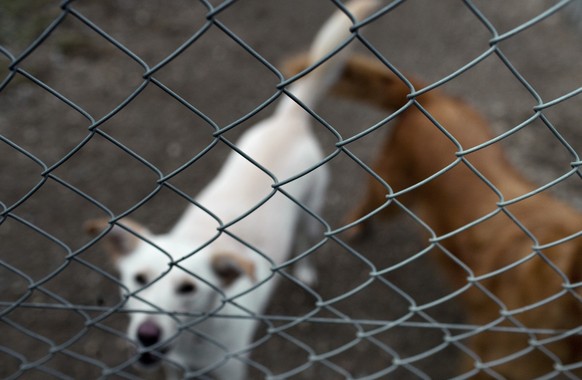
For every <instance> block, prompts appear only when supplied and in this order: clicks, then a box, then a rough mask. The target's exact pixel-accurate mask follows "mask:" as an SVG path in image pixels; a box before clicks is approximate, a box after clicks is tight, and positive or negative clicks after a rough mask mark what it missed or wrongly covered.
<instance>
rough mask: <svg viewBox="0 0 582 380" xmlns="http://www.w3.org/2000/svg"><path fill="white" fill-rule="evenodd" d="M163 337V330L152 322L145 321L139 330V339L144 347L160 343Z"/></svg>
mask: <svg viewBox="0 0 582 380" xmlns="http://www.w3.org/2000/svg"><path fill="white" fill-rule="evenodd" d="M161 335H162V330H161V329H160V327H159V326H158V325H157V324H155V323H154V322H152V321H145V322H144V323H142V324H141V325H140V326H139V328H138V329H137V339H138V340H139V342H140V343H141V344H142V345H143V346H144V347H149V346H152V345H154V344H156V343H158V342H159V341H160V336H161Z"/></svg>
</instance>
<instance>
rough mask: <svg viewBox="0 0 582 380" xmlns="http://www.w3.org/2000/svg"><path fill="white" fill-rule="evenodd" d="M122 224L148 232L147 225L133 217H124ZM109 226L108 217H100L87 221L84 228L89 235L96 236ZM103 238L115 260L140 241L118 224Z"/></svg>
mask: <svg viewBox="0 0 582 380" xmlns="http://www.w3.org/2000/svg"><path fill="white" fill-rule="evenodd" d="M122 224H123V225H124V226H125V227H127V228H128V229H130V230H131V231H133V232H135V233H137V234H139V235H142V234H146V233H147V229H146V228H145V227H143V226H142V225H141V224H139V223H137V222H135V221H133V220H131V219H123V222H122ZM109 226H110V222H109V220H108V219H106V218H99V219H93V220H89V221H87V222H86V223H85V226H84V228H85V232H86V233H87V234H88V235H90V236H92V237H96V236H98V235H99V234H101V233H102V232H103V231H104V230H106V229H108V228H109ZM102 239H103V242H104V243H105V249H106V250H107V253H109V255H110V256H111V257H113V259H115V260H116V259H118V258H120V257H121V256H124V255H126V254H128V253H130V252H132V251H133V250H134V249H135V248H136V247H137V245H138V243H139V242H140V239H139V238H138V237H137V236H135V235H134V234H132V233H131V232H129V231H128V230H126V229H125V228H123V227H121V226H119V225H117V224H114V225H113V227H112V228H111V230H109V232H107V234H106V235H105V236H103V238H102Z"/></svg>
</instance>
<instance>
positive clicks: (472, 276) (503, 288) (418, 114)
mask: <svg viewBox="0 0 582 380" xmlns="http://www.w3.org/2000/svg"><path fill="white" fill-rule="evenodd" d="M306 65H307V61H306V59H304V58H297V59H295V60H293V61H290V62H289V63H288V66H287V71H289V72H290V73H297V72H299V71H301V70H302V69H304V68H305V67H306ZM412 84H413V86H414V87H415V88H416V89H419V88H422V87H423V86H422V84H419V83H418V82H415V81H413V82H412ZM333 91H334V93H335V94H336V95H340V96H343V97H347V98H351V99H354V100H357V101H360V102H365V103H369V104H371V105H373V106H377V107H381V108H383V109H400V108H402V107H403V106H405V105H407V104H408V108H406V109H405V110H403V112H402V113H401V114H400V115H399V116H398V118H397V119H396V121H395V125H394V127H393V130H391V134H390V135H389V137H388V138H387V140H386V141H385V142H384V144H383V146H382V147H381V152H380V154H379V156H378V157H377V159H376V162H375V164H374V165H373V167H372V169H373V170H374V171H375V173H377V174H378V176H380V177H381V178H382V179H383V180H384V181H386V183H387V184H388V185H389V186H390V188H387V187H385V186H383V185H382V184H381V182H379V181H377V180H376V179H371V180H370V181H369V183H368V188H367V195H366V197H365V199H364V201H363V202H361V203H360V205H359V206H358V207H356V208H355V210H354V211H353V212H352V213H351V214H350V215H349V219H348V221H349V222H353V221H355V220H360V219H361V222H360V223H359V224H357V225H356V226H355V227H353V229H351V230H349V232H350V233H352V234H354V235H361V233H362V232H364V229H365V228H366V226H367V225H368V224H369V223H370V221H371V220H370V218H369V217H366V216H367V215H368V214H370V213H371V212H373V211H374V210H377V209H378V208H379V207H380V206H382V205H385V204H387V202H388V203H390V204H389V205H388V206H387V207H385V208H384V209H383V210H382V211H381V212H379V214H378V215H382V216H390V215H394V214H396V213H397V212H399V211H401V210H402V207H401V205H403V206H405V207H407V208H410V209H412V210H413V211H414V212H415V213H416V214H417V215H418V216H419V217H420V218H421V219H422V220H423V221H424V222H425V223H426V224H427V225H428V226H429V227H430V229H431V231H432V232H431V233H432V234H433V236H432V238H431V239H430V241H429V242H430V244H432V246H433V247H434V249H435V250H438V251H439V255H440V256H441V257H442V260H441V261H442V264H443V266H444V268H445V271H446V273H447V275H448V276H449V277H450V278H451V279H452V282H453V286H455V288H456V289H464V291H463V294H462V296H463V299H464V300H465V301H466V305H467V307H466V309H467V313H468V317H469V322H470V323H471V324H472V325H475V326H476V329H475V330H474V331H470V332H468V333H467V332H466V331H461V332H460V333H459V337H460V338H459V340H458V341H457V342H458V343H461V344H462V345H464V346H465V347H466V348H467V349H466V351H467V355H466V357H465V359H466V360H465V362H466V368H465V370H466V371H469V372H467V373H466V375H470V374H471V375H475V376H477V377H479V378H492V377H493V378H510V379H532V378H534V377H538V376H543V375H548V374H551V373H553V374H555V377H552V376H549V377H548V378H563V377H567V378H576V376H579V375H580V369H577V368H576V367H580V366H582V337H581V335H580V334H578V333H579V332H580V330H581V329H582V327H581V325H582V291H581V288H577V287H576V286H575V285H576V283H577V282H579V281H581V280H582V276H581V275H582V238H580V237H578V235H580V233H581V231H582V215H581V214H580V213H578V212H576V211H574V210H573V209H572V208H571V207H569V206H568V205H566V204H564V203H562V202H560V201H558V200H556V199H554V198H553V197H552V196H550V195H547V193H546V192H541V193H539V194H536V195H534V196H531V197H525V199H523V200H519V201H515V202H512V200H515V199H516V198H519V197H520V196H522V195H524V194H528V193H531V192H532V191H534V190H535V189H536V188H537V187H536V186H535V185H533V184H532V183H530V182H529V181H527V180H526V179H524V178H523V176H522V175H521V174H520V173H519V172H517V171H516V170H515V169H514V168H513V167H512V166H511V165H510V163H509V162H508V160H507V159H506V158H505V156H504V154H503V151H502V148H501V146H500V145H499V144H498V143H495V144H492V145H488V146H486V147H485V148H483V149H478V150H476V151H474V152H472V153H469V154H458V153H457V152H459V151H463V150H467V149H470V148H472V147H475V146H478V145H480V144H481V143H483V142H486V141H488V140H490V139H492V138H493V137H494V136H493V134H492V131H491V130H490V127H489V126H488V124H487V122H486V121H485V120H484V119H483V118H482V117H481V116H480V115H479V114H478V113H477V112H476V111H475V110H473V109H472V108H471V107H470V106H468V105H467V104H466V103H464V102H463V101H461V100H459V99H455V98H453V97H451V96H448V95H446V94H444V93H443V92H441V91H440V90H431V91H429V92H426V93H424V94H422V95H420V96H417V97H416V98H414V99H413V100H411V101H409V100H408V98H407V96H408V94H409V93H410V92H411V91H410V89H409V88H408V87H407V86H406V85H405V84H403V82H402V81H401V80H400V79H398V78H397V77H396V76H395V75H394V74H393V73H392V72H391V71H390V70H389V69H388V68H387V67H386V66H385V65H383V64H382V63H381V62H379V61H377V60H373V59H371V58H364V57H353V58H352V59H351V60H350V61H349V62H348V65H347V66H346V68H345V70H344V71H343V74H342V76H341V78H340V79H339V80H338V81H337V84H336V86H335V88H334V90H333ZM415 103H416V104H415ZM417 105H420V106H421V107H422V108H423V109H424V110H426V111H427V112H428V113H429V114H430V115H431V116H432V117H433V118H434V119H435V120H436V121H437V122H438V124H440V126H442V127H443V128H444V129H445V130H446V131H447V133H448V134H450V137H448V136H447V135H446V133H444V132H443V131H441V129H440V128H439V127H437V126H436V125H435V123H433V122H432V121H431V120H430V119H429V118H428V117H427V116H425V114H424V113H423V112H422V111H421V109H420V108H419V107H418V106H417ZM453 140H455V141H456V142H458V144H459V145H460V147H457V146H456V144H455V143H453ZM445 168H448V170H446V171H443V169H445ZM436 173H440V174H439V175H438V176H435V177H434V178H432V179H431V180H428V181H427V179H429V178H431V177H433V176H434V175H435V174H436ZM477 173H480V175H477ZM480 176H482V177H484V178H486V179H487V181H489V183H487V181H485V180H483V179H482V178H480ZM423 181H425V182H424V183H423V184H422V185H420V186H415V185H417V184H419V183H421V182H423ZM477 221H478V222H477ZM484 325H490V326H489V327H491V328H490V329H489V328H488V329H485V330H483V329H477V327H479V326H484ZM507 328H509V330H512V331H513V332H495V330H498V331H499V330H503V329H507ZM525 329H534V331H533V332H530V333H527V332H526V331H525ZM461 338H462V339H461ZM560 372H563V374H560Z"/></svg>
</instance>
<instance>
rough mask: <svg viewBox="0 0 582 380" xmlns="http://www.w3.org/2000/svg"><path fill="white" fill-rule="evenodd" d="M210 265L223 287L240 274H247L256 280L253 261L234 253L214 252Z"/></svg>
mask: <svg viewBox="0 0 582 380" xmlns="http://www.w3.org/2000/svg"><path fill="white" fill-rule="evenodd" d="M211 266H212V270H213V271H214V273H215V274H216V275H217V276H218V278H219V279H220V281H221V282H222V286H224V287H228V286H230V285H231V284H232V283H233V282H235V281H236V280H237V279H238V278H239V277H240V276H242V275H246V276H248V277H249V278H250V279H251V281H253V282H256V281H257V278H256V275H255V263H254V262H252V261H251V260H249V259H246V258H244V257H242V256H241V255H237V254H235V253H230V252H221V253H216V254H215V255H214V256H213V257H212V261H211Z"/></svg>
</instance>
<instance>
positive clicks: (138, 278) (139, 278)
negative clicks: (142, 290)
mask: <svg viewBox="0 0 582 380" xmlns="http://www.w3.org/2000/svg"><path fill="white" fill-rule="evenodd" d="M133 279H134V281H135V282H136V283H137V284H138V285H140V286H144V285H146V284H147V283H148V278H147V276H146V275H145V274H144V273H138V274H136V275H135V276H134V277H133Z"/></svg>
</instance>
